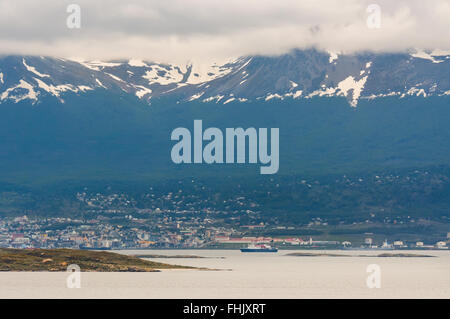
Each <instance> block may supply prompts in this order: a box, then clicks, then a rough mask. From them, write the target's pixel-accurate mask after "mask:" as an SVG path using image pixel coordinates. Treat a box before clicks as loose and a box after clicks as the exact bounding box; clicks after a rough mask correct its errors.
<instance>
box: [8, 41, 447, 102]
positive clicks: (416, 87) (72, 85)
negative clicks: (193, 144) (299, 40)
mask: <svg viewBox="0 0 450 319" xmlns="http://www.w3.org/2000/svg"><path fill="white" fill-rule="evenodd" d="M448 74H450V52H448V53H447V52H439V51H436V52H435V53H433V52H431V53H427V52H424V51H418V52H416V53H411V54H408V53H383V54H375V53H360V54H353V55H341V54H337V53H333V52H321V51H316V50H303V51H301V50H294V51H292V52H290V53H288V54H284V55H280V56H274V57H267V56H247V57H240V58H238V59H234V60H230V61H228V62H226V63H224V64H212V65H210V66H208V67H204V66H201V65H196V64H187V65H175V64H164V63H154V62H148V61H141V60H134V59H130V60H128V61H109V62H101V61H80V60H70V59H62V58H51V57H43V56H40V57H36V56H4V57H1V58H0V104H2V103H4V102H5V101H7V100H10V101H13V102H15V103H17V102H19V101H22V100H27V101H28V102H30V103H31V104H36V103H39V102H40V101H42V97H45V96H51V97H53V98H56V99H57V100H58V101H59V102H60V103H64V102H65V98H67V96H68V94H67V93H75V94H84V93H86V92H88V91H97V90H107V91H109V92H115V93H117V92H124V93H126V94H130V95H134V96H136V97H137V98H138V99H141V100H144V101H146V102H148V103H150V104H151V102H152V99H155V98H159V97H166V96H173V97H176V102H177V103H184V102H189V101H194V100H199V101H201V102H216V103H220V104H228V103H231V102H248V101H256V100H262V101H269V100H272V99H287V98H291V99H300V98H306V99H307V98H312V97H315V96H321V97H335V96H341V97H344V98H346V99H347V101H348V102H349V104H350V105H351V106H353V107H356V106H357V104H358V102H359V101H360V100H361V99H375V98H378V97H386V96H397V97H399V98H403V97H406V96H422V97H424V98H425V97H427V96H442V95H450V77H449V76H448Z"/></svg>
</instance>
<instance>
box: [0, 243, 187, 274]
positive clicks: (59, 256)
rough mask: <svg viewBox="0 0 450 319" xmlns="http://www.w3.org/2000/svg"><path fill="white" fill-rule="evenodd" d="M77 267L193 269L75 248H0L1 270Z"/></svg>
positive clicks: (98, 269) (127, 270)
mask: <svg viewBox="0 0 450 319" xmlns="http://www.w3.org/2000/svg"><path fill="white" fill-rule="evenodd" d="M71 264H76V265H78V266H79V267H80V269H81V271H98V272H152V271H159V270H160V269H194V268H193V267H186V266H177V265H168V264H163V263H158V262H153V261H148V260H143V259H140V258H137V257H134V256H126V255H121V254H117V253H112V252H105V251H91V250H75V249H6V248H5V249H0V271H66V270H67V267H68V266H69V265H71Z"/></svg>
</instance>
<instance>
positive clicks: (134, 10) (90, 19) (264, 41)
mask: <svg viewBox="0 0 450 319" xmlns="http://www.w3.org/2000/svg"><path fill="white" fill-rule="evenodd" d="M72 3H76V4H78V5H79V6H80V8H81V28H80V29H70V28H68V27H67V26H66V20H67V17H68V16H69V13H67V12H66V9H67V6H68V5H69V4H72ZM373 3H375V4H378V5H379V7H380V8H381V27H380V28H369V27H368V26H367V19H368V17H369V15H370V14H371V13H368V12H367V7H368V5H370V4H373ZM306 47H316V48H318V49H329V50H334V51H343V52H354V51H361V50H371V51H390V52H392V51H405V50H408V49H411V48H422V49H435V48H439V49H442V50H450V0H431V1H423V0H410V1H398V0H395V1H392V0H388V1H374V0H372V1H358V0H142V1H141V0H128V1H123V0H108V1H106V0H88V1H74V0H71V1H67V0H43V1H36V0H0V53H3V54H5V53H7V54H32V55H51V56H59V57H80V58H86V59H99V60H108V59H114V58H130V57H135V58H140V59H148V60H156V61H166V62H167V61H168V62H181V61H186V60H190V59H192V60H197V59H203V60H207V59H209V60H221V59H224V58H227V57H236V56H241V55H248V54H267V55H273V54H280V53H284V52H287V51H289V50H291V49H293V48H306Z"/></svg>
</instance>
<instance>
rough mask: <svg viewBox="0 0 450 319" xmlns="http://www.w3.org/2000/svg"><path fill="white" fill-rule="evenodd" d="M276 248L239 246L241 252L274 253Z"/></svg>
mask: <svg viewBox="0 0 450 319" xmlns="http://www.w3.org/2000/svg"><path fill="white" fill-rule="evenodd" d="M277 251H278V249H276V248H267V249H266V248H265V249H258V248H241V252H243V253H276V252H277Z"/></svg>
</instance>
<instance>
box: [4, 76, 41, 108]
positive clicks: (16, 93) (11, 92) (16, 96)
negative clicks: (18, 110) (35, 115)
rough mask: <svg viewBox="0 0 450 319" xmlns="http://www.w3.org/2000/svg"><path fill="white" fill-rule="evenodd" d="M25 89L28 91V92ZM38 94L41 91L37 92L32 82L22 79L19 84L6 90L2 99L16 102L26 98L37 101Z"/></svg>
mask: <svg viewBox="0 0 450 319" xmlns="http://www.w3.org/2000/svg"><path fill="white" fill-rule="evenodd" d="M24 91H26V93H25V92H24ZM38 95H39V92H36V91H35V90H34V87H33V86H32V85H31V84H30V83H28V82H26V81H24V80H20V82H19V84H17V85H16V86H13V87H10V88H9V89H7V90H6V91H4V92H3V93H2V95H1V96H0V100H2V101H3V100H6V99H11V100H13V101H14V102H15V103H17V102H20V101H22V100H25V99H30V100H33V101H37V97H38Z"/></svg>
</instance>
